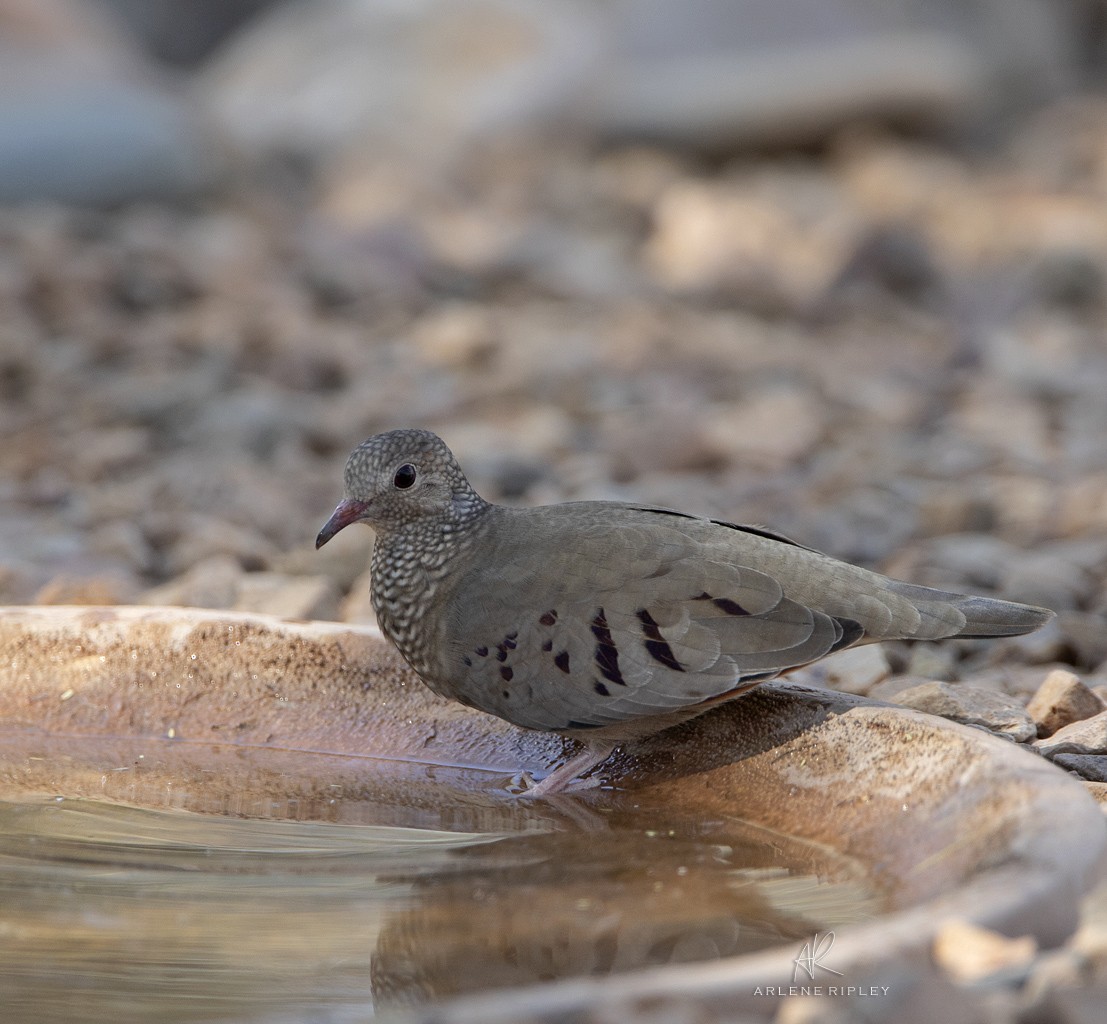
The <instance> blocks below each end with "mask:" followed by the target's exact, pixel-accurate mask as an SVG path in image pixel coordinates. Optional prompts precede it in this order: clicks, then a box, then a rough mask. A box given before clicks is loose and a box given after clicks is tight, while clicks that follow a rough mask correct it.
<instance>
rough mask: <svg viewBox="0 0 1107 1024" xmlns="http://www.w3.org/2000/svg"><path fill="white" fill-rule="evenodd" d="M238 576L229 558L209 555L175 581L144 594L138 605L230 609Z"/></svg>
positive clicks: (233, 561)
mask: <svg viewBox="0 0 1107 1024" xmlns="http://www.w3.org/2000/svg"><path fill="white" fill-rule="evenodd" d="M242 576H243V570H242V567H241V566H240V565H239V564H238V562H237V561H235V560H234V559H233V558H229V557H227V556H225V555H213V556H212V557H210V558H206V559H204V560H203V561H201V562H198V563H197V564H196V565H194V566H192V568H191V569H189V570H188V571H187V572H185V573H184V574H183V575H181V576H179V577H177V578H176V579H173V580H170V581H169V582H168V583H163V584H162V585H161V586H159V587H153V588H152V589H150V590H147V591H146V593H145V594H143V595H142V596H141V598H140V599H139V603H141V604H163V605H185V606H187V607H193V608H233V607H234V602H235V598H236V597H237V595H238V583H239V580H240V579H241V578H242Z"/></svg>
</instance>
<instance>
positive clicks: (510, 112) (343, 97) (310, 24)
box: [200, 0, 597, 167]
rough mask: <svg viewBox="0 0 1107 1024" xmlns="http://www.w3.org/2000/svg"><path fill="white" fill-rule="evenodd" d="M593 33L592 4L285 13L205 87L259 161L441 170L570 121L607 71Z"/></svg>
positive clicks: (366, 1) (311, 6)
mask: <svg viewBox="0 0 1107 1024" xmlns="http://www.w3.org/2000/svg"><path fill="white" fill-rule="evenodd" d="M595 25H596V16H595V12H594V11H592V10H591V9H590V8H589V7H587V6H586V5H581V4H572V5H570V4H557V5H550V4H542V3H538V2H535V0H527V2H519V0H515V2H506V0H472V2H470V3H466V4H464V5H458V4H455V3H449V2H446V0H429V2H425V3H419V4H395V3H388V2H384V0H313V2H311V3H299V2H286V3H283V4H280V5H278V6H277V7H275V8H274V9H273V10H271V11H268V12H266V13H264V14H263V15H261V16H260V17H259V18H257V19H256V20H255V21H254V22H252V23H251V24H249V25H248V26H246V27H245V28H244V29H243V30H242V31H241V32H240V33H239V34H238V36H237V37H236V38H234V39H232V40H231V41H230V42H228V43H227V44H226V45H225V46H224V47H223V48H222V50H221V51H220V52H219V53H218V54H217V55H216V56H215V58H214V59H213V60H212V62H211V63H210V64H209V66H208V67H207V68H206V70H205V71H204V73H203V75H202V79H201V82H200V88H201V92H202V94H203V95H204V96H205V97H206V100H207V102H208V104H209V106H210V108H211V109H212V110H213V112H214V113H215V115H216V116H217V118H218V120H219V121H220V123H221V124H222V125H223V127H224V129H225V130H226V132H227V134H228V135H229V137H230V138H231V139H232V140H233V141H234V143H235V144H236V145H237V146H238V147H239V148H240V149H241V150H243V151H244V152H247V153H250V154H253V155H255V156H258V155H261V154H264V153H273V152H280V153H291V154H297V155H300V156H302V157H305V158H307V159H309V160H312V161H315V160H319V159H324V160H326V159H328V158H334V157H336V156H337V155H339V154H340V153H342V152H346V151H350V150H351V149H356V148H361V147H364V148H365V149H367V150H371V151H373V152H375V153H376V154H378V156H380V157H387V156H388V155H392V156H397V155H403V156H404V157H405V158H406V159H414V160H415V161H419V162H420V163H421V164H422V165H423V166H424V167H428V166H431V167H432V166H433V165H435V164H437V163H438V162H440V161H442V160H443V159H446V158H450V157H453V156H454V155H456V154H457V152H458V151H459V149H460V148H461V147H463V146H464V145H467V144H469V143H471V142H473V141H474V140H476V139H480V138H484V139H487V138H489V137H492V136H496V135H502V134H504V133H506V132H507V131H509V130H511V129H519V128H521V127H527V126H530V125H533V124H534V123H535V122H536V121H539V122H547V123H548V121H549V118H550V115H551V112H558V111H560V110H563V109H564V107H565V104H566V102H567V100H568V98H569V97H571V96H572V95H573V94H575V93H576V92H577V90H578V89H579V86H580V80H581V76H582V73H584V72H585V70H586V69H587V68H589V67H591V66H592V65H593V63H594V61H595V59H596V52H597V36H596V31H595ZM413 166H419V164H413Z"/></svg>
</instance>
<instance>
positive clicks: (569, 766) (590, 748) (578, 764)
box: [520, 743, 618, 796]
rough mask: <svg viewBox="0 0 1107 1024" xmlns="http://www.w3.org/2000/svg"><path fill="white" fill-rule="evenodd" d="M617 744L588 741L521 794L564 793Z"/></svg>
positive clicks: (548, 794) (543, 794) (609, 753)
mask: <svg viewBox="0 0 1107 1024" xmlns="http://www.w3.org/2000/svg"><path fill="white" fill-rule="evenodd" d="M616 746H618V744H616V743H586V744H585V745H584V748H583V749H582V750H581V751H580V752H579V753H576V754H574V755H573V756H572V757H570V758H569V760H568V761H566V762H565V763H564V764H563V765H562V766H561V767H560V768H555V769H554V770H553V771H552V772H550V774H549V775H547V776H546V777H545V778H544V779H543V780H542V781H541V782H536V783H535V784H534V785H533V786H531V787H530V788H529V789H527V790H525V791H524V792H523V793H521V794H520V795H521V796H551V795H552V794H554V793H563V792H564V791H565V790H566V788H568V786H569V784H570V783H571V782H573V780H574V779H576V778H577V777H578V776H580V775H583V774H584V773H585V772H586V771H588V769H589V768H595V767H596V765H598V764H599V763H600V762H601V761H604V760H606V759H607V758H608V757H609V756H610V755H611V752H612V751H613V750H614V749H615V748H616Z"/></svg>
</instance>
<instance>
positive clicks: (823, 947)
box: [792, 932, 842, 985]
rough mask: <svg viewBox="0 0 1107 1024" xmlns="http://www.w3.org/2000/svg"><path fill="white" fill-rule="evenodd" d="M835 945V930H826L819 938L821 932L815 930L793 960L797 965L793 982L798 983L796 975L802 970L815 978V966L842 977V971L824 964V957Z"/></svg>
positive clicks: (793, 974)
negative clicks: (810, 938)
mask: <svg viewBox="0 0 1107 1024" xmlns="http://www.w3.org/2000/svg"><path fill="white" fill-rule="evenodd" d="M833 945H834V932H824V933H823V936H822V938H819V933H818V932H815V935H814V937H813V938H812V940H811V941H810V942H805V943H804V944H803V948H802V949H800V952H799V956H797V957H796V958H795V960H793V961H792V962H793V963H794V964H795V967H793V968H792V984H793V985H794V984H795V983H796V975H797V974H799V972H800V971H804V972H806V974H807V977H808V978H810V979H811V980H812V981H814V980H815V968H816V967H818V968H820V969H822V970H824V971H826V972H827V973H828V974H836V975H837V976H838V977H839V978H840V977H842V972H841V971H836V970H834V968H833V967H827V966H826V964H824V963H823V962H822V961H823V957H825V956H826V955H827V954H828V953H829V952H830V949H831V947H832V946H833Z"/></svg>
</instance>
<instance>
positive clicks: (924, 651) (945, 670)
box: [907, 644, 958, 683]
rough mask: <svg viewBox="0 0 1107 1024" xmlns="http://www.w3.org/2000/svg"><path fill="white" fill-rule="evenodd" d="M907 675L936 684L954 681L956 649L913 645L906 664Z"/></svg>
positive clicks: (942, 646) (930, 645) (943, 646)
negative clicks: (936, 682)
mask: <svg viewBox="0 0 1107 1024" xmlns="http://www.w3.org/2000/svg"><path fill="white" fill-rule="evenodd" d="M907 673H908V675H912V676H920V677H922V678H923V679H928V680H931V681H938V682H947V683H948V682H950V681H952V680H954V679H956V678H957V677H958V673H957V651H956V648H954V647H953V646H952V645H951V644H915V645H914V646H913V647H912V648H911V655H910V657H909V659H908V662H907Z"/></svg>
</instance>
